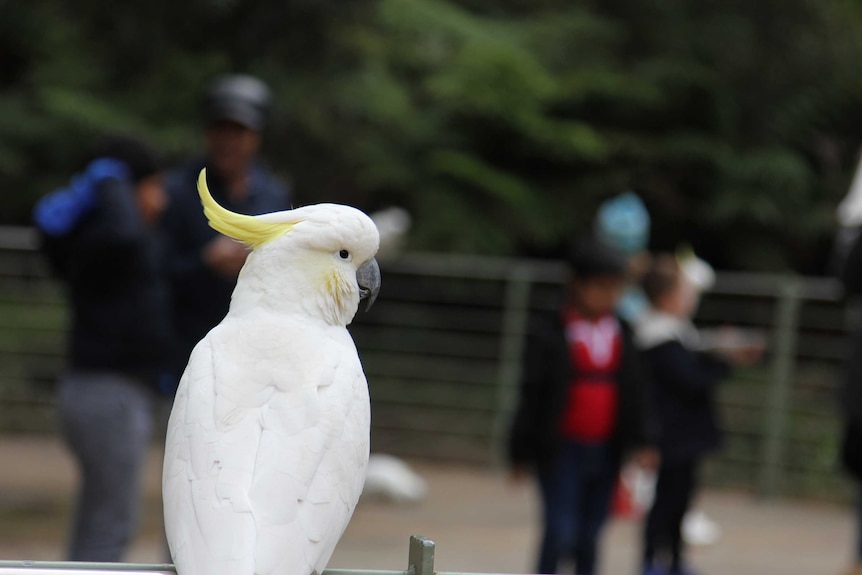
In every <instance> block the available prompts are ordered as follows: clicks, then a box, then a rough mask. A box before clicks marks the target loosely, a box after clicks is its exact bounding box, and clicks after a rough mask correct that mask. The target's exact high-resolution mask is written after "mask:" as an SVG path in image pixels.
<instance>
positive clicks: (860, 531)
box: [840, 236, 862, 575]
mask: <svg viewBox="0 0 862 575" xmlns="http://www.w3.org/2000/svg"><path fill="white" fill-rule="evenodd" d="M841 283H842V284H843V286H844V291H845V294H846V296H848V297H851V298H856V299H858V297H859V296H860V295H862V236H858V237H857V239H856V240H855V242H854V243H853V244H852V247H851V249H850V251H849V253H848V255H847V257H846V259H845V261H844V265H843V267H842V273H841ZM855 303H856V305H855V306H854V308H855V309H853V311H854V312H855V314H854V315H855V316H856V317H855V318H854V319H855V320H856V321H855V323H856V325H854V326H853V328H852V331H853V335H852V339H851V342H850V350H849V351H850V353H849V355H848V360H847V363H846V366H845V369H844V378H843V381H842V382H841V387H840V404H841V415H842V419H843V436H842V440H841V463H842V465H843V467H844V469H845V470H846V471H847V472H848V473H849V474H850V476H851V477H852V478H853V480H854V481H855V482H856V484H857V489H858V493H859V502H858V503H857V511H856V513H857V520H856V529H857V535H856V544H855V546H854V547H855V549H854V550H853V565H852V566H851V567H850V568H849V569H848V571H847V574H848V575H862V325H860V324H859V321H858V320H859V317H858V316H859V313H860V311H862V309H860V307H859V305H858V301H857V302H855Z"/></svg>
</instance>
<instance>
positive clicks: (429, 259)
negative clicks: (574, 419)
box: [0, 228, 847, 497]
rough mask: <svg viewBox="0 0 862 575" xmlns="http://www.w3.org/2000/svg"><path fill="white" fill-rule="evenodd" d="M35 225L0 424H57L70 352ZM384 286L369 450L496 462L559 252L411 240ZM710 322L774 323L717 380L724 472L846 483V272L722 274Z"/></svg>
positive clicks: (802, 484)
mask: <svg viewBox="0 0 862 575" xmlns="http://www.w3.org/2000/svg"><path fill="white" fill-rule="evenodd" d="M33 245H34V242H33V238H32V233H31V232H30V230H27V229H22V228H12V229H0V431H6V432H21V431H36V432H44V431H48V430H51V429H52V428H53V425H54V421H53V416H52V399H53V394H52V388H53V383H54V381H55V380H56V375H57V374H58V373H59V372H60V371H61V369H62V366H63V357H62V355H63V353H62V351H63V340H64V332H63V326H64V324H65V321H66V309H65V307H64V305H63V303H62V292H61V290H60V289H59V287H58V286H57V285H56V283H55V282H53V281H52V280H51V279H50V278H49V277H48V275H47V271H46V268H45V265H44V263H43V262H42V260H41V258H40V257H39V256H38V254H37V253H36V252H35V251H34V249H33ZM382 268H383V275H384V280H383V281H384V285H383V290H382V291H381V295H380V299H379V300H378V302H377V303H376V304H375V306H374V308H373V309H372V310H371V312H370V313H368V314H360V315H359V316H357V318H356V320H355V321H354V324H353V325H352V326H351V331H352V333H353V336H354V338H355V340H356V343H357V346H358V348H359V351H360V355H361V357H362V360H363V365H364V367H365V371H366V374H367V376H368V381H369V387H370V391H371V398H372V413H373V428H372V449H373V450H375V451H378V452H388V453H393V454H397V455H401V456H406V457H415V458H423V459H440V460H447V461H459V462H469V463H476V464H483V465H490V464H494V463H497V462H499V453H500V446H501V442H502V438H503V436H504V434H505V430H506V426H507V423H508V420H509V416H510V413H511V409H512V406H513V403H514V400H515V396H516V386H517V379H518V373H519V371H520V356H521V350H522V346H523V343H524V332H525V328H526V322H527V318H528V316H529V314H530V312H531V311H532V310H535V309H539V308H548V307H550V306H553V305H555V302H556V301H557V297H558V295H559V292H560V286H561V281H562V277H563V273H562V268H561V267H560V266H559V265H558V264H555V263H552V262H537V261H530V260H514V259H495V258H481V257H469V256H450V255H439V254H416V253H413V254H405V255H404V256H403V257H401V258H399V259H398V260H395V261H385V262H383V264H382ZM697 321H698V323H699V324H700V325H701V326H704V327H714V326H719V325H722V324H733V325H737V326H742V327H745V328H749V329H755V330H759V331H761V332H763V333H764V334H765V335H766V337H767V339H768V353H767V355H766V357H765V359H764V361H763V362H762V363H761V364H760V365H758V366H756V367H754V368H751V369H747V370H744V371H739V372H737V373H736V374H735V375H734V377H733V379H732V380H731V381H730V382H728V384H727V385H726V386H725V387H724V389H723V390H722V393H721V412H722V414H723V417H724V421H725V427H726V428H727V430H728V440H727V444H726V446H725V449H724V450H723V451H722V452H721V453H719V454H717V455H716V456H715V457H713V458H712V459H711V462H710V464H709V465H708V468H707V480H708V481H709V482H710V483H711V484H713V485H722V486H731V487H740V488H745V489H751V490H757V491H759V492H760V493H762V494H763V495H767V496H771V495H776V494H794V495H805V496H827V497H843V496H844V495H845V494H846V492H847V491H846V485H845V484H844V482H843V480H842V478H841V476H840V474H839V472H838V469H837V465H836V463H835V462H836V459H837V445H838V442H837V440H838V436H839V429H838V428H839V422H838V421H837V419H836V415H835V413H836V411H835V401H834V395H835V386H836V383H837V381H838V378H839V376H840V370H841V366H842V362H843V360H844V355H845V348H846V339H847V329H846V325H847V322H846V310H845V306H844V304H843V302H842V301H841V293H840V289H839V286H838V285H837V283H836V282H834V281H832V280H828V279H815V278H800V277H793V276H774V275H750V274H745V275H743V274H729V273H723V274H719V278H718V282H717V285H716V286H715V288H714V289H713V290H712V291H711V292H710V293H708V294H706V295H705V297H704V299H703V302H702V304H701V307H700V310H699V314H698V317H697Z"/></svg>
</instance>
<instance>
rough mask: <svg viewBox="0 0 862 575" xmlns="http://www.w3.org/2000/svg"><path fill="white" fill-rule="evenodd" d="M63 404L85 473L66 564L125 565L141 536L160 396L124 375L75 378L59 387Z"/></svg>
mask: <svg viewBox="0 0 862 575" xmlns="http://www.w3.org/2000/svg"><path fill="white" fill-rule="evenodd" d="M57 400H58V401H57V403H58V409H59V416H60V425H61V430H62V433H63V437H64V439H65V441H66V444H67V445H68V447H69V449H70V450H71V452H72V454H73V455H74V457H75V459H76V460H77V463H78V467H79V470H80V489H79V491H78V496H77V501H76V504H75V514H74V519H73V523H72V530H71V531H72V533H71V540H70V542H69V551H68V559H69V560H70V561H97V562H116V561H121V560H122V558H123V554H124V553H125V551H126V550H127V548H128V545H129V542H130V541H131V539H132V536H133V535H134V533H135V531H136V529H137V524H138V516H139V511H140V499H141V475H142V471H143V466H144V461H145V458H146V454H147V448H148V447H149V444H150V438H151V437H152V432H153V419H152V417H153V403H154V401H155V396H154V394H153V393H152V392H151V391H150V390H149V389H148V388H147V387H145V386H144V385H143V384H142V383H140V382H138V381H136V380H135V379H133V378H130V377H128V376H125V375H122V374H118V373H109V372H98V373H96V372H73V373H70V374H68V375H67V376H65V377H64V378H63V379H62V380H61V382H60V386H59V389H58V398H57Z"/></svg>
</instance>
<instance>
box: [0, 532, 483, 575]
mask: <svg viewBox="0 0 862 575" xmlns="http://www.w3.org/2000/svg"><path fill="white" fill-rule="evenodd" d="M434 548H435V546H434V542H433V541H431V540H430V539H426V538H425V537H419V536H416V535H413V536H411V537H410V545H409V548H408V554H407V569H405V570H404V571H392V570H389V571H384V570H374V569H326V570H324V571H323V575H434ZM176 573H177V570H176V568H175V567H174V566H173V565H170V564H162V565H151V564H138V563H84V562H71V561H65V562H62V561H58V562H54V561H0V575H176ZM437 575H467V574H461V573H446V572H439V573H437ZM485 575H490V574H485Z"/></svg>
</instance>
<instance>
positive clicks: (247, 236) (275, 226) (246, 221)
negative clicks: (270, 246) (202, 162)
mask: <svg viewBox="0 0 862 575" xmlns="http://www.w3.org/2000/svg"><path fill="white" fill-rule="evenodd" d="M206 173H207V171H206V168H204V169H203V170H201V173H200V175H199V176H198V194H199V195H200V197H201V203H202V204H203V206H204V215H205V216H206V217H207V220H209V224H210V227H211V228H213V229H214V230H216V231H219V232H221V233H223V234H224V235H226V236H228V237H230V238H233V239H235V240H237V241H240V242H242V243H244V244H245V245H247V246H248V247H250V248H252V249H254V248H259V247H260V246H262V245H264V244H266V243H268V242H271V241H272V240H274V239H276V238H278V237H281V236H282V235H284V234H286V233H287V232H289V231H290V230H291V229H293V226H294V224H293V223H273V222H262V221H260V219H258V218H256V217H255V216H246V215H244V214H237V213H235V212H232V211H230V210H228V209H226V208H223V207H222V206H220V205H219V203H218V202H216V201H215V199H214V198H213V197H212V194H210V190H209V188H208V187H207V177H206V175H207V174H206Z"/></svg>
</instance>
